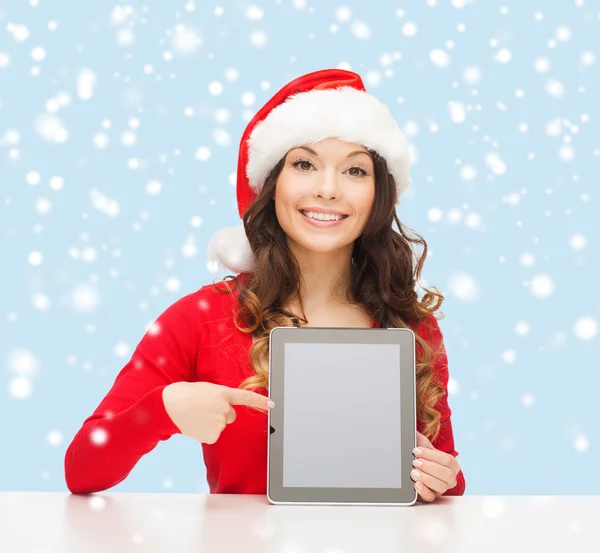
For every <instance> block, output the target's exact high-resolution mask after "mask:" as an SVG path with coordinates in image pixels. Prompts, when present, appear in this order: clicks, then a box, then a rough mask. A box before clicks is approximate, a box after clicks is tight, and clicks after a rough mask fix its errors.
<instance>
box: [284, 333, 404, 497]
mask: <svg viewBox="0 0 600 553" xmlns="http://www.w3.org/2000/svg"><path fill="white" fill-rule="evenodd" d="M284 382H285V386H284V394H285V407H284V418H285V434H284V442H283V486H284V487H292V488H297V487H300V488H302V487H310V488H318V487H326V488H401V487H402V470H401V468H402V467H401V440H400V432H401V430H400V429H401V420H400V417H401V415H400V345H398V344H339V343H338V344H327V343H286V344H285V377H284ZM390 436H397V439H394V440H390V439H389V437H390Z"/></svg>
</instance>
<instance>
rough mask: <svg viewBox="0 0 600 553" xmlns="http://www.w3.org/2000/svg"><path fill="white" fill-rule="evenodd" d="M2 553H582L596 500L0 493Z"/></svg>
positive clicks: (599, 528) (589, 540) (592, 528)
mask: <svg viewBox="0 0 600 553" xmlns="http://www.w3.org/2000/svg"><path fill="white" fill-rule="evenodd" d="M0 551H1V552H2V553H95V552H102V553H121V552H122V553H131V552H140V553H141V552H143V553H154V552H156V553H166V552H168V553H192V552H194V553H209V552H210V553H213V552H214V553H255V552H257V553H258V552H260V553H313V552H314V553H354V552H360V553H379V552H386V553H387V552H389V553H392V552H393V553H401V552H410V553H430V552H438V551H439V552H443V553H453V552H456V553H469V552H471V551H472V552H477V553H480V552H483V553H495V552H498V553H517V552H521V551H523V552H528V553H534V552H535V553H537V552H539V553H553V552H561V553H567V552H569V553H570V552H571V551H572V552H574V553H588V552H590V553H591V552H592V551H593V552H595V553H598V551H600V496H562V497H556V496H505V497H492V496H487V497H486V496H468V495H467V496H463V497H448V498H442V499H441V500H438V501H436V502H435V503H431V504H421V503H417V505H415V506H413V507H352V506H348V507H342V506H331V507H326V506H290V505H270V504H269V503H268V502H267V500H266V497H265V496H257V495H202V494H172V493H171V494H166V493H165V494H129V493H108V492H106V493H101V494H94V495H89V496H75V495H71V494H68V493H44V492H42V493H37V492H23V493H19V492H4V493H0Z"/></svg>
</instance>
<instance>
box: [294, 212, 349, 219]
mask: <svg viewBox="0 0 600 553" xmlns="http://www.w3.org/2000/svg"><path fill="white" fill-rule="evenodd" d="M302 213H304V215H306V216H307V217H309V218H310V219H316V220H317V221H339V220H340V219H343V218H344V217H345V215H333V214H331V213H315V212H313V211H302Z"/></svg>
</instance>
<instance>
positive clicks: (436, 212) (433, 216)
mask: <svg viewBox="0 0 600 553" xmlns="http://www.w3.org/2000/svg"><path fill="white" fill-rule="evenodd" d="M427 217H428V218H429V220H430V221H431V222H432V223H437V222H438V221H441V219H442V210H441V209H440V208H439V207H432V208H431V209H430V210H429V211H428V212H427Z"/></svg>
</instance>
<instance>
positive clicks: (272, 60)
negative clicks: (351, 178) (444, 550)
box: [0, 0, 600, 544]
mask: <svg viewBox="0 0 600 553" xmlns="http://www.w3.org/2000/svg"><path fill="white" fill-rule="evenodd" d="M16 4H18V3H15V8H14V9H12V7H11V13H10V14H9V13H8V12H6V13H4V12H0V19H2V25H3V30H4V31H5V38H6V40H4V41H3V42H2V45H1V46H0V77H2V82H3V83H4V84H3V86H2V87H1V89H0V120H2V121H3V122H4V125H3V126H2V127H1V128H0V182H1V183H2V186H0V191H1V192H2V196H1V197H0V230H1V231H2V235H1V237H0V240H2V247H3V252H4V251H5V252H6V256H5V259H4V263H5V265H6V266H8V267H10V268H11V270H10V271H8V272H6V274H5V279H6V282H7V284H6V288H7V290H8V292H7V293H6V294H5V297H4V300H3V302H1V305H2V308H3V310H4V311H2V312H0V320H1V321H2V324H3V325H4V326H3V328H0V335H2V336H8V337H9V338H8V340H4V341H3V342H2V346H3V348H0V355H2V356H3V361H4V364H3V366H4V368H5V370H4V375H3V380H2V382H0V385H2V386H3V387H4V392H5V397H6V400H7V401H2V402H0V414H1V415H2V416H3V417H4V418H5V419H7V420H11V418H14V417H16V416H19V417H20V416H23V415H22V413H23V411H22V410H23V409H24V408H26V409H28V410H29V415H31V417H32V420H34V419H36V420H37V419H39V422H35V423H32V425H33V424H35V427H32V431H33V434H32V436H33V437H32V439H31V440H30V442H29V443H30V444H31V445H30V446H29V447H30V451H29V452H28V453H29V454H30V455H31V456H32V458H40V459H42V460H43V463H42V466H40V467H37V466H36V467H35V469H33V470H35V472H33V473H31V472H30V470H29V468H23V467H21V466H19V465H18V464H17V462H16V461H15V462H13V464H12V465H10V464H9V467H8V469H7V471H6V475H7V476H6V477H5V479H4V480H1V477H0V488H8V487H9V486H12V485H13V484H12V483H13V482H15V483H16V484H14V485H15V486H19V487H21V488H23V487H24V486H26V485H27V486H30V485H31V482H32V481H33V482H34V484H33V485H34V486H35V485H37V486H39V487H40V488H42V487H44V489H55V490H58V489H63V488H62V486H63V482H62V481H61V470H62V468H61V466H60V462H61V455H62V453H63V452H64V449H65V448H66V446H67V445H68V444H69V442H70V440H71V439H72V435H73V432H74V431H76V429H77V428H78V425H79V424H80V423H81V422H82V421H81V419H82V417H84V416H87V415H88V414H89V413H90V412H91V410H92V409H93V407H94V402H95V401H97V400H98V399H99V397H101V396H102V395H103V394H104V393H106V392H107V391H108V390H109V388H110V386H111V384H112V381H113V379H114V376H115V375H116V374H117V372H118V370H119V369H121V368H122V367H123V366H125V365H126V363H127V362H128V361H129V360H130V359H131V358H132V355H133V354H134V352H135V349H136V345H137V344H138V342H139V340H140V339H141V337H142V335H143V334H146V335H147V336H148V337H149V339H152V340H163V339H174V338H173V337H172V335H171V333H170V332H169V329H168V328H165V327H164V325H162V324H159V323H158V322H157V320H156V318H157V315H158V314H159V313H160V312H161V311H162V310H163V309H164V308H165V307H166V306H167V305H169V304H171V303H172V302H174V301H175V300H176V299H177V298H179V297H181V296H182V295H184V294H186V293H188V292H190V291H194V290H196V289H197V288H199V287H200V286H202V285H203V284H205V283H208V282H211V281H212V280H213V279H214V278H215V277H216V276H217V275H218V274H220V268H219V267H218V266H217V265H215V264H211V263H207V260H206V247H207V243H208V240H209V239H210V237H211V236H212V234H213V233H214V232H215V231H216V230H218V229H220V228H222V227H225V226H230V225H233V224H236V222H238V219H237V217H238V213H237V206H236V205H235V202H234V194H235V189H236V180H237V154H238V152H237V148H238V146H239V140H240V138H241V136H240V133H241V130H242V129H243V127H244V125H245V123H247V122H248V121H250V120H251V119H252V117H253V116H254V115H255V113H256V112H257V111H258V110H259V109H260V108H261V107H262V106H263V105H264V103H265V102H266V101H267V100H268V99H269V98H270V96H271V95H272V94H273V93H274V92H275V91H276V90H278V89H279V88H280V87H281V86H283V84H285V82H287V80H288V79H291V78H293V77H295V76H298V75H300V74H301V73H303V72H308V71H310V70H315V69H320V68H323V67H324V66H328V67H338V68H345V69H351V70H354V71H358V72H359V73H360V74H361V77H362V79H363V82H364V84H365V85H366V87H367V88H368V89H370V90H372V91H373V93H375V94H376V95H377V96H378V98H380V99H381V100H382V101H384V102H385V104H386V105H387V106H388V107H389V108H390V111H391V113H392V114H393V115H394V117H396V118H397V120H398V122H399V125H400V127H401V129H402V130H403V132H404V134H405V136H406V138H407V140H408V142H409V150H410V159H411V165H412V167H411V175H412V178H413V181H412V184H411V188H410V190H409V192H408V193H407V194H406V195H405V196H404V197H402V198H401V200H400V203H399V205H398V214H399V217H400V218H401V220H402V219H404V220H405V221H406V222H407V224H408V225H409V226H410V227H412V228H415V230H416V231H417V232H420V233H421V234H422V235H423V236H424V238H425V239H426V240H427V242H428V246H429V257H428V259H427V261H426V263H425V268H424V273H423V276H424V278H426V279H427V283H428V284H433V285H435V286H437V287H438V288H439V289H440V290H441V291H442V293H443V295H444V296H445V298H446V302H447V303H445V304H444V306H443V307H442V311H444V312H445V314H446V318H445V319H444V320H443V322H441V323H440V324H441V326H442V328H443V330H444V336H445V341H446V345H447V349H448V351H449V370H450V377H449V382H448V393H449V394H450V396H451V399H450V401H451V402H453V405H452V406H456V408H457V411H460V410H462V411H463V412H467V411H469V410H470V413H472V415H473V416H472V417H471V416H470V415H469V417H466V418H464V417H463V419H462V420H460V419H459V420H460V422H458V423H457V424H456V425H455V427H454V431H455V438H456V442H457V444H458V445H457V448H458V449H459V450H460V451H461V456H462V457H463V458H464V459H465V461H464V464H465V466H466V467H468V466H469V465H470V466H475V465H477V466H480V465H481V466H486V467H487V469H488V473H493V474H496V475H498V478H500V479H501V480H499V481H500V482H501V483H502V484H498V485H499V486H500V485H506V486H510V487H511V491H514V492H515V493H520V492H524V493H528V492H529V491H530V490H531V489H533V488H532V487H530V486H534V484H532V483H531V482H530V481H529V480H528V476H527V474H519V473H518V471H516V469H513V468H509V469H506V467H507V466H508V467H516V466H518V464H517V463H515V462H514V461H515V460H516V459H518V456H519V455H521V456H523V455H525V456H526V455H528V452H529V451H533V450H543V449H544V448H546V447H548V444H546V443H545V442H543V435H544V433H543V432H539V427H538V425H539V423H540V420H546V421H547V424H548V425H549V426H548V428H547V429H546V430H547V431H548V432H552V433H553V434H552V435H554V436H556V441H555V442H554V443H553V444H552V451H553V452H555V455H553V456H552V457H551V458H550V459H549V460H548V462H547V463H546V465H547V466H545V467H544V468H543V469H541V470H542V472H543V475H542V473H540V478H541V477H542V476H544V478H545V479H546V481H552V479H553V478H554V475H556V474H563V472H564V471H563V469H564V466H563V465H564V463H563V460H564V459H565V458H566V457H568V455H572V456H576V457H577V458H578V459H579V460H580V462H581V463H584V462H588V459H591V458H592V456H593V455H594V454H596V455H597V444H598V439H599V438H600V436H599V434H598V430H597V429H596V426H597V425H596V426H594V425H589V421H590V420H592V419H593V417H594V416H595V411H594V410H593V405H595V404H596V403H597V398H596V394H597V392H596V391H597V389H598V385H599V384H600V382H599V381H598V379H597V375H596V373H595V372H592V369H593V368H594V365H593V363H591V362H590V360H593V359H596V358H597V357H598V344H599V343H600V340H599V331H598V323H599V320H600V297H599V294H598V291H597V285H596V280H597V279H595V278H594V275H597V274H598V259H600V251H599V249H598V248H599V243H598V240H597V234H598V233H597V231H596V227H597V220H598V217H599V215H598V213H597V207H596V206H597V198H596V196H595V190H596V187H597V175H598V170H599V163H600V138H599V136H600V135H599V134H598V132H597V127H598V121H599V120H600V112H599V109H598V102H597V101H596V100H595V98H596V96H597V94H596V91H597V89H598V84H599V81H598V55H599V49H598V47H597V43H598V42H597V35H598V26H599V25H600V12H598V10H595V11H594V9H593V7H592V3H591V2H589V1H583V0H574V1H572V2H565V3H558V2H557V3H551V2H546V3H539V5H538V6H536V7H535V8H531V9H526V8H524V7H523V3H522V2H521V3H519V2H517V1H516V0H507V1H505V2H503V3H502V5H493V3H486V2H482V1H480V2H475V1H473V0H450V1H449V2H441V1H439V0H438V1H436V0H427V1H425V2H420V3H414V5H413V4H412V3H411V4H410V6H409V5H408V4H407V5H402V7H393V6H388V8H387V14H388V15H387V16H386V17H378V16H377V15H376V13H378V12H376V11H373V12H369V11H368V10H365V9H364V6H363V5H361V4H360V3H359V2H356V1H352V2H340V3H338V4H335V5H334V6H330V7H329V8H322V7H321V6H320V4H319V3H315V2H312V3H311V2H308V1H305V0H290V1H289V2H284V1H276V2H273V3H271V4H269V3H262V2H261V3H259V2H249V3H245V4H243V5H241V6H239V5H238V6H233V5H232V4H229V3H223V5H213V6H210V7H208V8H207V7H205V6H204V5H203V4H202V3H201V2H198V1H197V0H186V1H185V2H182V3H181V5H179V6H176V7H174V6H173V5H171V4H169V3H164V4H161V5H160V6H153V7H152V9H151V10H150V9H149V8H148V7H147V6H143V5H141V4H136V5H134V3H130V2H114V3H112V4H109V5H105V4H102V3H97V5H96V4H93V5H92V4H90V7H89V10H88V12H89V13H87V12H86V13H85V15H84V12H77V14H76V15H73V18H74V19H73V18H72V20H71V19H70V20H69V21H66V20H63V17H61V14H60V13H59V11H57V10H53V9H52V6H51V3H44V2H43V1H38V0H30V1H29V2H23V3H21V4H22V5H20V6H17V5H16ZM46 4H47V5H46ZM542 4H543V5H542ZM34 8H35V9H34ZM42 9H44V10H46V11H45V12H44V15H43V17H42V16H41V15H40V14H41V13H42V11H41V10H42ZM74 13H75V12H74ZM442 14H443V15H442ZM40 17H41V19H40ZM433 18H439V20H440V21H441V20H442V19H443V21H444V25H443V26H442V27H440V30H438V31H436V32H435V33H432V31H431V21H432V20H433ZM436 20H438V19H436ZM290 21H291V22H293V24H289V22H290ZM523 28H526V29H531V33H526V34H523V33H522V29H523ZM82 32H83V34H82ZM386 37H394V40H393V41H392V42H390V41H389V40H387V39H386ZM209 311H210V305H208V303H207V302H206V301H205V300H201V301H200V302H199V303H198V312H199V315H198V316H201V317H205V316H206V315H207V313H208V312H209ZM565 373H567V374H566V375H565ZM549 375H550V376H551V380H550V381H549V380H548V378H549ZM573 375H576V377H573ZM561 382H562V383H563V384H561ZM571 382H572V384H570V383H571ZM490 384H491V385H490ZM569 386H571V387H569ZM559 387H560V388H559ZM563 387H564V388H565V389H568V392H569V393H568V394H565V395H564V397H565V399H564V400H563V403H562V404H561V405H556V402H555V397H556V393H557V392H558V391H562V388H563ZM73 397H77V400H76V401H75V400H73V399H72V398H73ZM498 398H502V402H499V401H497V400H498ZM40 413H44V416H41V415H40ZM29 415H28V416H29ZM535 415H539V417H540V418H538V419H534V418H533V417H534V416H535ZM111 416H112V415H111ZM478 421H482V422H481V423H480V422H478ZM484 421H485V422H484ZM500 421H503V423H502V425H501V424H500ZM562 423H564V427H566V426H568V425H573V428H576V430H570V431H568V432H566V433H565V432H564V431H562V432H563V434H561V430H560V428H561V424H562ZM578 425H579V426H578ZM586 425H587V426H586ZM501 427H502V428H501ZM525 434H526V435H527V436H529V438H528V440H529V442H530V443H528V444H527V446H525V444H524V443H523V441H521V440H520V437H521V436H523V435H525ZM545 435H547V434H545ZM87 438H89V442H90V443H91V444H92V445H93V446H96V447H101V446H103V445H104V444H106V443H107V441H108V440H109V439H110V434H109V433H108V432H107V431H106V430H105V429H104V428H102V425H101V424H98V426H97V427H95V429H94V430H93V431H92V432H91V433H90V434H89V435H88V436H86V439H87ZM9 439H12V438H9ZM490 445H493V446H495V448H496V449H495V451H496V453H497V452H501V455H499V456H498V458H496V457H494V456H493V455H491V456H486V455H487V452H488V451H493V450H494V448H493V447H490ZM9 446H14V447H17V446H16V444H14V443H13V444H9ZM526 447H527V448H529V447H531V450H529V449H526ZM595 452H596V453H595ZM152 454H153V455H161V454H162V455H167V456H168V455H172V453H171V452H170V450H169V448H168V447H167V446H165V447H164V448H163V449H162V450H160V451H159V450H158V449H157V451H155V452H153V453H152ZM191 457H192V456H190V460H189V461H186V463H188V464H186V465H184V466H183V467H184V470H182V474H181V476H180V475H179V474H178V475H177V479H176V480H177V490H178V491H179V490H182V491H186V488H187V489H189V490H192V489H194V490H195V489H196V487H197V482H196V480H197V474H198V473H199V471H198V464H197V459H196V458H193V459H192V458H191ZM507 460H509V462H507ZM175 462H177V463H178V462H180V459H175V460H173V463H175ZM589 462H590V463H591V461H589ZM172 466H176V465H174V464H171V461H169V463H166V462H165V463H163V464H161V463H156V465H155V466H152V467H146V468H145V470H147V474H146V473H145V474H144V475H142V478H143V479H144V480H145V482H146V483H147V484H148V485H147V488H152V487H153V488H154V489H158V490H163V491H164V490H171V489H172V488H173V487H174V486H175V483H174V480H173V478H172V477H171V474H173V473H172V472H170V471H171V468H168V467H172ZM589 466H590V467H591V464H590V465H589ZM165 467H167V468H165ZM584 468H585V470H583V469H584ZM586 470H587V471H588V472H589V470H591V469H590V468H589V467H587V468H586V467H584V466H583V464H582V470H581V473H580V474H577V475H574V476H572V477H569V479H567V478H566V477H565V478H563V477H561V478H559V480H560V481H559V482H557V483H556V484H555V488H553V489H554V490H559V491H561V492H565V493H569V492H570V491H571V488H570V486H571V485H573V486H575V485H577V486H579V488H577V489H583V487H582V486H583V484H582V483H583V482H584V479H585V474H586ZM469 477H470V475H469V474H468V473H467V480H469ZM471 478H477V477H471ZM479 478H480V481H479V482H476V483H475V484H474V488H475V489H478V490H479V491H482V492H485V491H486V489H492V488H493V489H497V487H496V484H495V481H494V482H492V481H491V480H490V481H486V477H485V476H479ZM9 479H10V480H9ZM124 485H125V486H127V485H128V484H127V483H125V484H124ZM488 485H489V488H487V486H488ZM468 487H469V485H468ZM535 489H536V490H539V489H540V488H539V486H538V487H536V488H535ZM595 491H596V492H600V489H598V488H597V487H596V489H595ZM504 507H505V506H504V503H503V500H502V499H501V498H500V497H494V496H490V497H487V498H486V501H485V502H484V503H483V511H482V514H483V515H484V516H485V517H487V518H490V519H495V518H499V517H502V516H503V514H504ZM89 508H90V509H92V510H102V509H104V508H105V501H104V500H103V499H102V498H100V497H93V498H91V499H90V501H89ZM571 526H572V528H573V529H574V530H573V531H575V530H576V529H577V528H578V527H577V524H575V522H573V523H572V524H571ZM425 529H426V530H427V531H426V534H427V536H428V537H427V540H428V541H430V542H431V543H438V542H442V541H443V538H444V536H446V533H447V528H446V527H445V526H444V524H442V521H441V520H436V519H435V518H434V519H432V520H430V521H429V522H428V523H427V525H426V527H425ZM129 539H130V540H131V541H132V542H133V543H136V544H143V543H144V542H145V538H144V536H143V535H142V534H140V533H134V532H132V533H131V535H130V536H129Z"/></svg>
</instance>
